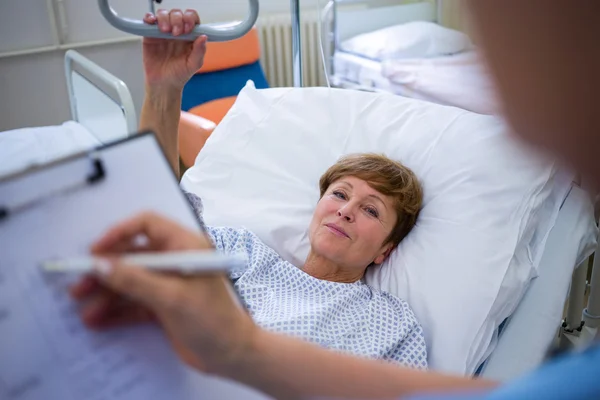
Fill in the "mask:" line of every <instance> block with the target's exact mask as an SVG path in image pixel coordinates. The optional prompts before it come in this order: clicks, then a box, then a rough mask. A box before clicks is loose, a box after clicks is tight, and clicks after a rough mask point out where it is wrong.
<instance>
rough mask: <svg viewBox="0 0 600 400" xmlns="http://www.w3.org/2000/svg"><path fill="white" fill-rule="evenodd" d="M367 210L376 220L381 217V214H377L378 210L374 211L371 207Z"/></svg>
mask: <svg viewBox="0 0 600 400" xmlns="http://www.w3.org/2000/svg"><path fill="white" fill-rule="evenodd" d="M366 210H367V212H368V213H369V214H371V215H372V216H373V217H375V218H377V217H379V213H378V212H377V210H376V209H374V208H371V207H367V209H366Z"/></svg>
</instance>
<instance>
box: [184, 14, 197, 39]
mask: <svg viewBox="0 0 600 400" xmlns="http://www.w3.org/2000/svg"><path fill="white" fill-rule="evenodd" d="M183 23H184V33H185V34H188V33H190V32H191V31H193V30H194V28H195V27H196V25H198V24H199V23H200V16H199V15H198V13H197V12H196V11H195V10H185V12H184V13H183Z"/></svg>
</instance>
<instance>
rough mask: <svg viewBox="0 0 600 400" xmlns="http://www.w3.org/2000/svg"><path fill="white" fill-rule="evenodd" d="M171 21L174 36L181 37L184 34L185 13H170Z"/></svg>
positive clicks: (176, 10)
mask: <svg viewBox="0 0 600 400" xmlns="http://www.w3.org/2000/svg"><path fill="white" fill-rule="evenodd" d="M169 15H170V19H171V27H172V29H171V32H172V33H173V36H179V35H181V34H182V33H183V13H182V12H181V10H178V9H174V10H171V12H170V13H169Z"/></svg>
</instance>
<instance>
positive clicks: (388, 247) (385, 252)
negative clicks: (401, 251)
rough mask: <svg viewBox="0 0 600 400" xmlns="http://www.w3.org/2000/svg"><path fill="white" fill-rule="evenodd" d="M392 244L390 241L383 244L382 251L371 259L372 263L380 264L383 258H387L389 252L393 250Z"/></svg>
mask: <svg viewBox="0 0 600 400" xmlns="http://www.w3.org/2000/svg"><path fill="white" fill-rule="evenodd" d="M394 247H396V246H394V245H393V244H392V243H389V244H387V245H386V246H384V247H383V248H382V250H383V252H382V253H381V254H380V255H378V256H377V257H375V259H374V260H373V263H375V264H378V265H379V264H382V263H383V262H384V261H385V260H387V258H388V257H389V255H390V253H391V252H392V250H394Z"/></svg>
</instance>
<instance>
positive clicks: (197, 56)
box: [190, 35, 207, 71]
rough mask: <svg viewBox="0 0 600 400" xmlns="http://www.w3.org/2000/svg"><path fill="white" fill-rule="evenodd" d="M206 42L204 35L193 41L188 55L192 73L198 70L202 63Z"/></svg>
mask: <svg viewBox="0 0 600 400" xmlns="http://www.w3.org/2000/svg"><path fill="white" fill-rule="evenodd" d="M206 41H207V37H206V35H202V36H200V37H199V38H198V39H196V40H195V41H194V45H193V47H192V52H191V54H190V61H191V62H192V69H193V70H194V71H197V70H199V69H200V68H201V67H202V64H203V63H204V55H205V54H206Z"/></svg>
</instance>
